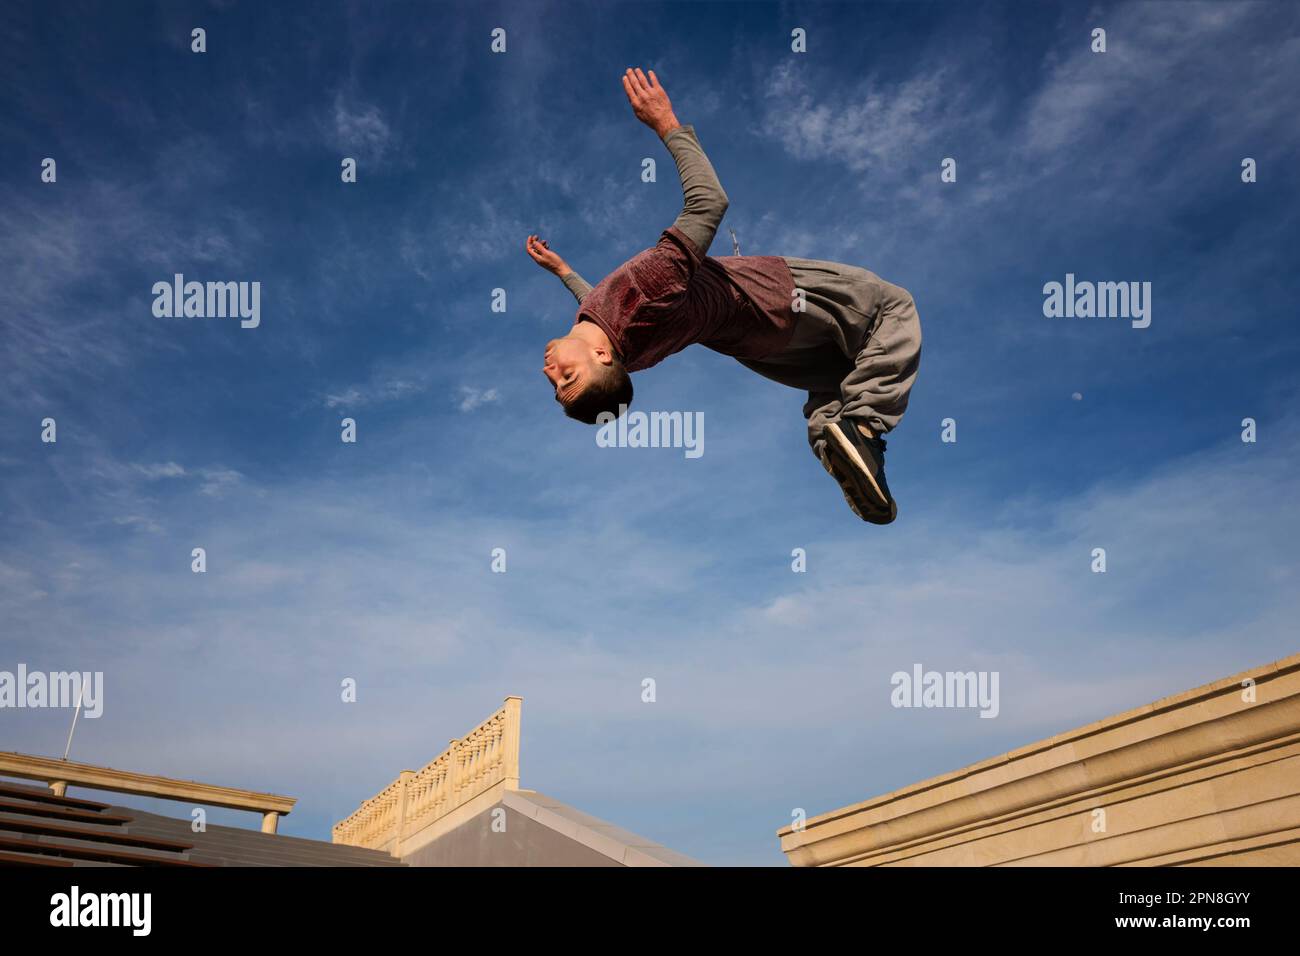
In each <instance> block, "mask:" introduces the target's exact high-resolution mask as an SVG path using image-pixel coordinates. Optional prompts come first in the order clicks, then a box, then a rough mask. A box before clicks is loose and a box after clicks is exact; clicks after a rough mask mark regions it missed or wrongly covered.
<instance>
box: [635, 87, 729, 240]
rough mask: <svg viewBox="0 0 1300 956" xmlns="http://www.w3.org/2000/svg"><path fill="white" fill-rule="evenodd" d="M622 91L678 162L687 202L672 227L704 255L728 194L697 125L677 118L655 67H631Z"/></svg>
mask: <svg viewBox="0 0 1300 956" xmlns="http://www.w3.org/2000/svg"><path fill="white" fill-rule="evenodd" d="M623 91H624V92H625V93H627V99H628V102H629V103H631V104H632V112H633V113H635V114H636V118H637V119H639V120H640V121H641V122H643V123H645V124H646V125H647V126H649V127H650V128H651V129H652V130H654V131H655V133H656V134H657V135H658V136H659V138H660V139H662V140H663V141H664V145H665V146H667V147H668V152H670V153H671V154H672V157H673V161H674V162H676V163H677V173H678V175H679V176H680V177H681V180H682V197H683V199H684V201H685V202H684V205H683V208H682V212H681V215H679V216H678V217H677V220H676V221H675V222H674V223H673V226H674V227H675V228H677V229H678V230H680V231H681V232H682V234H683V235H685V236H686V237H687V238H688V239H690V240H691V242H693V243H694V244H695V246H696V248H697V249H698V250H699V253H700V255H701V256H703V255H705V254H707V253H708V251H709V246H710V245H712V244H713V236H714V233H716V232H717V231H718V226H719V225H720V224H721V223H722V217H723V216H724V215H725V214H726V212H727V194H726V193H725V192H723V190H722V184H721V183H720V182H718V176H717V173H715V172H714V171H713V165H712V164H711V163H710V162H709V158H708V157H707V156H705V155H704V149H703V147H701V146H700V141H699V139H698V138H697V137H696V135H695V129H694V127H691V126H683V125H681V123H679V122H678V121H677V116H676V114H675V113H673V106H672V103H670V102H669V100H668V94H667V92H665V90H664V88H663V87H662V86H660V85H659V78H658V77H657V76H655V73H654V70H651V71H650V75H649V76H648V77H647V76H646V75H645V74H644V73H642V72H641V71H640V70H639V69H638V70H631V69H629V70H628V71H627V72H626V73H624V74H623Z"/></svg>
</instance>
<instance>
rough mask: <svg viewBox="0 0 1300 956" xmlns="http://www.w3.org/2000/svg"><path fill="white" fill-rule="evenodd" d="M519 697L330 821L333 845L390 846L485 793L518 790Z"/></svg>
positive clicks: (399, 845) (398, 847)
mask: <svg viewBox="0 0 1300 956" xmlns="http://www.w3.org/2000/svg"><path fill="white" fill-rule="evenodd" d="M522 706H523V698H521V697H507V698H506V699H505V703H504V704H502V705H501V707H500V708H499V709H498V710H497V711H496V713H494V714H492V716H490V717H488V718H487V720H485V721H483V722H482V723H481V724H479V725H478V726H477V727H475V728H474V729H473V730H471V731H470V732H469V733H467V734H466V735H465V736H464V737H461V738H459V739H455V740H452V741H450V742H449V743H448V745H447V749H446V750H444V751H443V752H442V753H440V754H438V756H436V757H434V758H433V759H432V760H431V761H429V762H428V763H427V764H425V765H424V767H422V768H421V769H420V770H403V771H402V772H401V774H400V775H399V776H398V778H397V779H396V780H394V781H393V782H392V783H390V784H389V785H388V786H386V787H385V788H384V789H383V790H381V791H379V793H377V794H375V795H374V796H373V797H371V798H370V799H369V800H366V801H365V802H364V803H362V804H361V806H360V807H358V808H357V810H356V811H355V812H354V813H352V815H351V816H349V817H348V818H347V819H345V820H341V821H339V822H338V823H336V824H335V825H334V830H333V838H334V842H335V843H346V844H348V845H351V846H361V847H367V848H370V849H383V850H388V851H389V852H391V853H392V854H393V855H394V856H400V855H401V851H402V849H403V844H404V842H409V841H410V840H411V839H412V838H416V837H420V836H421V835H423V836H424V837H425V838H428V836H429V832H430V828H431V827H434V826H436V824H438V823H439V821H443V820H447V819H449V818H451V817H452V816H453V814H454V813H455V811H457V810H459V809H462V808H465V807H467V806H469V805H471V804H472V803H473V802H474V801H476V800H479V801H480V802H481V800H480V798H482V797H484V796H485V795H488V794H493V793H496V792H499V791H502V790H518V789H519V724H520V714H521V709H522Z"/></svg>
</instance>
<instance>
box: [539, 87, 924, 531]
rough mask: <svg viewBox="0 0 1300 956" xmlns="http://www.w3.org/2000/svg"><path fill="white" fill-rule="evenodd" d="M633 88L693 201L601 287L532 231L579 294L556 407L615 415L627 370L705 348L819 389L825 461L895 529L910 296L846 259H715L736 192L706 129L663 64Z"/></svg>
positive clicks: (630, 94) (913, 330)
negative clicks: (893, 461)
mask: <svg viewBox="0 0 1300 956" xmlns="http://www.w3.org/2000/svg"><path fill="white" fill-rule="evenodd" d="M623 88H624V91H625V92H626V93H627V98H628V101H629V102H630V103H631V104H632V111H633V113H635V114H636V117H637V119H639V120H641V121H642V122H643V123H645V124H646V125H647V126H649V127H650V128H651V129H652V130H654V131H655V133H656V134H658V136H659V138H660V139H661V140H663V142H664V145H665V146H667V148H668V151H669V153H671V154H672V157H673V160H674V161H675V162H676V164H677V171H678V173H679V174H680V176H681V180H682V194H683V196H684V199H685V204H684V208H683V209H682V212H681V215H679V216H678V217H677V219H676V221H674V222H673V224H672V226H670V227H669V228H668V229H667V230H665V231H664V232H663V234H662V235H661V236H660V238H659V242H658V243H657V244H656V245H654V246H652V247H651V248H649V249H646V250H644V251H643V252H640V253H638V254H637V255H635V256H633V257H632V258H631V259H629V260H628V261H627V262H625V263H624V264H623V265H621V266H619V268H617V269H615V270H614V271H613V272H611V273H610V274H609V275H608V276H606V277H605V278H604V279H603V280H601V282H600V283H599V284H598V285H596V286H595V287H594V288H593V287H592V286H591V285H589V284H588V283H587V282H585V281H584V280H583V279H582V277H581V276H579V275H578V274H577V273H576V272H574V271H573V270H572V269H571V268H570V267H569V265H568V264H567V263H566V262H565V261H564V260H563V259H562V258H561V257H560V256H559V255H557V254H556V253H555V252H553V251H552V250H551V249H550V247H549V244H548V243H547V242H546V241H545V240H543V239H541V238H539V237H538V236H535V235H533V236H529V237H528V241H527V244H526V248H527V251H528V254H529V255H530V256H531V257H532V258H533V260H534V261H535V262H537V263H538V264H539V265H541V266H542V267H543V268H545V269H547V270H548V271H550V272H552V273H554V274H555V275H556V276H558V277H559V278H560V279H561V280H562V281H563V282H564V284H565V286H566V287H567V288H568V289H569V291H570V292H572V293H573V295H574V297H575V298H577V300H578V313H577V320H576V321H575V322H574V325H573V328H572V329H570V330H569V332H568V334H567V335H565V336H563V337H562V338H558V339H553V340H552V341H550V342H548V343H547V345H546V351H545V358H544V365H543V371H544V372H545V373H546V377H547V378H548V379H549V380H550V382H551V384H552V385H553V386H554V387H555V398H556V400H557V401H558V402H559V403H560V404H561V405H562V406H563V407H564V411H565V413H566V414H567V415H569V417H571V418H575V419H577V420H578V421H582V422H586V423H587V424H596V423H597V422H604V421H608V420H610V419H612V418H614V417H617V416H618V415H621V414H623V412H625V411H626V409H627V406H628V405H629V404H630V403H631V401H632V380H631V378H630V374H629V373H632V372H638V371H641V370H642V369H647V368H650V367H651V366H653V365H656V364H657V363H658V362H660V361H661V360H662V359H664V358H666V357H668V356H669V355H672V354H674V353H676V352H680V351H681V350H682V349H684V348H686V347H687V346H688V345H694V344H699V345H703V346H705V347H706V348H710V349H713V350H714V351H716V352H721V353H722V354H724V355H729V356H732V357H733V358H735V359H736V360H737V361H739V362H740V363H741V364H742V365H744V366H745V367H747V368H749V369H752V370H753V371H755V372H758V373H759V374H760V375H763V376H764V377H766V378H770V379H773V380H774V381H777V382H780V383H782V384H783V385H788V386H791V387H793V388H797V389H800V390H802V391H805V392H807V393H808V399H807V402H806V403H805V404H804V408H803V413H804V417H805V418H807V420H808V441H809V444H810V445H811V446H812V450H813V453H814V454H815V455H816V456H817V458H818V459H819V460H820V461H821V463H822V465H823V466H824V467H825V469H826V470H827V471H828V472H829V473H830V475H831V476H832V477H833V478H834V479H835V480H836V481H837V482H838V483H839V485H840V488H841V490H842V491H843V492H844V497H845V499H846V500H847V501H848V503H849V507H850V508H852V509H853V511H854V513H855V514H857V515H858V517H860V518H862V519H863V520H864V521H869V522H872V523H873V524H888V523H889V522H891V521H893V520H894V518H895V517H896V516H897V514H898V506H897V504H896V503H895V501H894V497H893V495H892V494H891V493H890V491H889V485H888V484H887V483H886V481H885V440H884V438H883V437H882V436H883V435H884V434H885V433H886V432H889V431H891V430H892V429H893V428H894V427H895V426H897V425H898V422H899V420H900V419H901V418H902V415H903V413H904V411H906V409H907V402H908V395H909V393H910V391H911V388H912V384H913V383H914V382H915V380H916V373H917V368H918V365H919V363H920V357H921V322H920V318H919V317H918V316H917V312H916V306H915V304H914V303H913V302H912V296H911V294H910V293H908V292H907V290H906V289H902V288H900V287H899V286H896V285H893V284H891V283H889V282H886V281H885V280H883V279H881V278H880V277H879V276H877V275H875V274H874V273H872V272H868V271H867V270H866V269H863V268H860V267H858V266H849V265H843V264H841V263H838V262H826V261H821V260H816V259H800V258H794V257H790V256H719V257H714V256H710V255H708V251H709V246H710V245H711V244H712V243H713V237H714V234H715V233H716V232H717V229H718V226H719V225H720V224H721V222H722V217H723V215H724V214H725V213H726V211H727V195H726V193H725V192H723V189H722V185H721V184H720V183H719V182H718V177H717V175H716V174H715V173H714V171H713V166H712V164H710V162H709V160H708V157H707V156H705V154H704V150H703V148H702V147H701V146H700V142H699V139H698V138H697V137H696V135H695V130H694V128H693V127H691V126H682V125H681V124H680V123H679V122H678V121H677V117H676V116H675V115H674V114H673V108H672V104H671V103H670V102H669V99H668V94H667V93H666V92H665V91H664V88H663V87H662V86H661V85H660V84H659V80H658V78H657V77H656V76H655V74H654V71H653V70H651V71H650V73H649V76H646V75H645V74H644V73H642V71H641V70H639V69H637V70H631V69H629V70H628V71H627V72H626V73H625V74H624V75H623Z"/></svg>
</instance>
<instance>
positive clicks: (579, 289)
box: [524, 235, 591, 305]
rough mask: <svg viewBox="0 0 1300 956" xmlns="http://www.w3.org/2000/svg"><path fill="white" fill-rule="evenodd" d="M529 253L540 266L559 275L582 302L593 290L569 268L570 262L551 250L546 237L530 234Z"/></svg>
mask: <svg viewBox="0 0 1300 956" xmlns="http://www.w3.org/2000/svg"><path fill="white" fill-rule="evenodd" d="M524 248H525V249H526V250H527V251H528V255H529V256H530V257H532V260H533V261H534V262H536V263H537V264H538V265H539V266H541V267H542V268H543V269H545V270H546V271H547V272H550V273H552V274H553V275H556V276H559V279H560V281H561V282H563V283H564V287H565V288H566V289H568V290H569V291H570V292H572V293H573V297H574V298H575V299H577V300H578V303H579V304H580V305H581V304H582V299H583V297H584V296H585V295H586V294H587V293H588V292H590V291H591V285H590V284H589V283H588V282H587V280H586V279H584V278H583V277H582V276H580V275H578V273H576V272H574V271H573V270H572V269H570V268H569V264H568V263H567V262H565V261H564V260H563V259H561V258H560V256H559V253H555V252H552V251H551V248H550V246H549V245H548V244H547V242H546V240H545V239H539V238H538V237H537V236H535V235H534V236H529V237H528V242H526V243H525V244H524Z"/></svg>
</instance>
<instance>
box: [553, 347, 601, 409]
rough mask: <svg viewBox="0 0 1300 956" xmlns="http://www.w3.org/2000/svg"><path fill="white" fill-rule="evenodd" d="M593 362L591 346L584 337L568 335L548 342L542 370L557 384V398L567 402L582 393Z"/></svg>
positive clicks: (554, 384)
mask: <svg viewBox="0 0 1300 956" xmlns="http://www.w3.org/2000/svg"><path fill="white" fill-rule="evenodd" d="M591 363H592V356H591V346H590V345H588V344H587V343H586V342H584V341H582V339H579V338H575V337H574V336H567V335H566V336H565V337H564V338H562V339H551V341H549V342H547V343H546V352H545V353H544V355H543V359H542V371H543V372H545V373H546V377H547V379H548V380H549V381H550V383H551V384H552V385H553V386H555V397H556V399H558V400H559V401H561V402H567V401H569V400H571V399H574V398H576V397H577V396H578V395H580V394H581V393H582V390H583V388H584V387H585V386H586V382H587V377H588V375H589V374H590V372H591Z"/></svg>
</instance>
